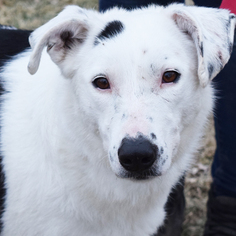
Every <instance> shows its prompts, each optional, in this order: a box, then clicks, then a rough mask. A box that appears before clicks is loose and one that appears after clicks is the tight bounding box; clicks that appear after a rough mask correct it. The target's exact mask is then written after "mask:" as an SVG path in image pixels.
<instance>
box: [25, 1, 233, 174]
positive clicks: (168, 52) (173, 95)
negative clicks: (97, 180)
mask: <svg viewBox="0 0 236 236" xmlns="http://www.w3.org/2000/svg"><path fill="white" fill-rule="evenodd" d="M234 28H235V16H234V15H232V14H229V12H228V11H227V10H217V9H212V8H197V7H186V6H183V5H179V4H174V5H170V6H169V7H167V8H163V7H160V6H150V7H149V8H144V9H139V10H134V11H130V12H128V11H125V10H122V9H116V8H115V9H112V10H110V11H107V12H105V13H97V12H94V11H89V10H84V9H81V8H79V7H76V6H70V7H67V8H66V9H65V10H64V11H62V12H61V13H60V14H59V15H58V16H57V17H55V18H54V19H53V20H51V21H49V22H48V23H47V24H45V25H44V26H42V27H40V28H39V29H37V30H36V31H35V32H34V33H33V34H32V35H31V38H30V43H31V46H32V48H33V52H32V55H31V58H30V62H29V67H28V69H29V72H30V73H31V74H34V73H36V71H37V70H38V67H39V63H40V58H41V53H42V51H43V49H44V47H47V52H48V53H49V55H50V56H51V59H52V60H53V62H54V63H55V64H56V65H58V67H59V68H60V70H61V73H62V74H63V75H64V77H66V78H68V79H70V80H71V81H72V82H71V85H72V86H73V91H74V93H75V95H76V98H77V103H78V106H79V107H80V112H81V113H83V116H84V117H86V119H87V120H88V126H89V127H92V128H91V129H93V130H94V135H96V136H98V137H99V138H100V140H101V142H102V146H103V149H104V150H105V152H106V153H107V156H108V159H109V162H110V165H111V167H112V170H113V171H114V172H115V174H116V175H117V176H119V177H122V178H126V177H127V178H133V179H147V178H151V177H154V176H159V175H162V174H164V173H165V172H167V170H168V169H170V167H171V166H172V163H175V162H177V160H178V159H179V157H180V156H184V153H188V154H189V153H190V152H191V151H190V150H193V149H194V148H195V147H194V144H193V142H192V141H191V140H195V141H196V140H197V139H198V138H199V130H202V127H203V125H204V123H205V121H206V117H207V116H208V114H209V112H210V111H211V107H212V94H211V87H210V85H209V81H210V80H212V79H213V78H214V77H215V76H216V75H217V74H218V73H219V71H220V70H221V69H222V68H223V67H224V65H225V64H226V63H227V61H228V59H229V57H230V53H231V50H232V43H233V33H234ZM75 122H76V121H75ZM88 129H89V128H88ZM183 150H185V151H184V152H183ZM183 159H184V158H183ZM181 163H182V164H183V162H179V163H178V164H179V165H181ZM185 165H186V164H185ZM176 168H177V167H176ZM179 168H180V169H181V168H182V167H181V166H179ZM183 169H184V168H183Z"/></svg>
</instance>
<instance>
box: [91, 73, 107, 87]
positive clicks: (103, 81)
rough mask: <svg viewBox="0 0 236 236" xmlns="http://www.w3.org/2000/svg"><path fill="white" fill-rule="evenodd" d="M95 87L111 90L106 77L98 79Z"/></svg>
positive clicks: (94, 82) (95, 81) (94, 83)
mask: <svg viewBox="0 0 236 236" xmlns="http://www.w3.org/2000/svg"><path fill="white" fill-rule="evenodd" d="M93 85H94V87H95V88H100V89H109V88H110V84H109V82H108V80H107V79H106V78H105V77H102V76H100V77H96V78H95V80H94V81H93Z"/></svg>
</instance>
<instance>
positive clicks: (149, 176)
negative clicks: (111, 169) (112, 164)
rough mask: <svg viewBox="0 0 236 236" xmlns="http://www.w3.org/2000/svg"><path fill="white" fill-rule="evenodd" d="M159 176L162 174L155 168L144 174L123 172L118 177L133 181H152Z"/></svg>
mask: <svg viewBox="0 0 236 236" xmlns="http://www.w3.org/2000/svg"><path fill="white" fill-rule="evenodd" d="M157 176H161V173H160V172H159V171H157V170H155V169H154V168H150V169H149V170H145V171H142V172H131V171H123V172H122V173H121V174H120V175H119V176H118V177H120V178H123V179H132V180H139V181H140V180H150V179H153V178H155V177H157Z"/></svg>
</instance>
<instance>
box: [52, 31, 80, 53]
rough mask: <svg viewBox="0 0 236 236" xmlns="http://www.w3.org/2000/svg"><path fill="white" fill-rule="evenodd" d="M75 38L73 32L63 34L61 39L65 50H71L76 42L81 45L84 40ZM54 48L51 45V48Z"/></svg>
mask: <svg viewBox="0 0 236 236" xmlns="http://www.w3.org/2000/svg"><path fill="white" fill-rule="evenodd" d="M73 36H74V34H73V32H71V31H64V32H62V33H61V35H60V38H61V40H62V41H63V42H64V48H68V49H71V48H72V47H73V46H74V45H75V43H76V42H79V43H82V42H83V40H82V39H79V38H74V37H73ZM52 46H53V45H51V47H52ZM49 47H50V46H49ZM49 49H50V48H49Z"/></svg>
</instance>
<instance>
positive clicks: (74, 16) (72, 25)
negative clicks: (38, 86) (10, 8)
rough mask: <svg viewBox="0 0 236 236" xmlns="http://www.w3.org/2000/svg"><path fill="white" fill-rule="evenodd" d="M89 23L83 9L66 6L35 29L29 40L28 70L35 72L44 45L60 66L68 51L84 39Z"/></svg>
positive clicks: (31, 72)
mask: <svg viewBox="0 0 236 236" xmlns="http://www.w3.org/2000/svg"><path fill="white" fill-rule="evenodd" d="M88 30H89V25H88V23H87V15H86V13H85V10H84V9H81V8H79V7H77V6H68V7H66V8H65V9H64V10H63V11H62V12H61V13H59V14H58V15H57V16H56V17H55V18H53V19H52V20H50V21H49V22H48V23H46V24H45V25H43V26H41V27H39V28H38V29H36V30H35V31H34V32H33V33H32V34H31V36H30V38H29V42H30V45H31V48H32V49H33V51H32V54H31V57H30V61H29V64H28V71H29V73H30V74H35V73H36V72H37V70H38V67H39V63H40V59H41V54H42V51H43V49H44V48H45V47H47V51H48V53H49V55H50V56H51V58H52V60H53V61H54V63H56V64H57V65H59V66H60V64H61V63H63V61H64V59H65V58H66V55H67V54H68V52H69V51H70V50H71V49H72V48H73V47H74V46H76V45H78V44H82V43H83V41H84V40H85V39H86V36H87V32H88Z"/></svg>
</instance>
